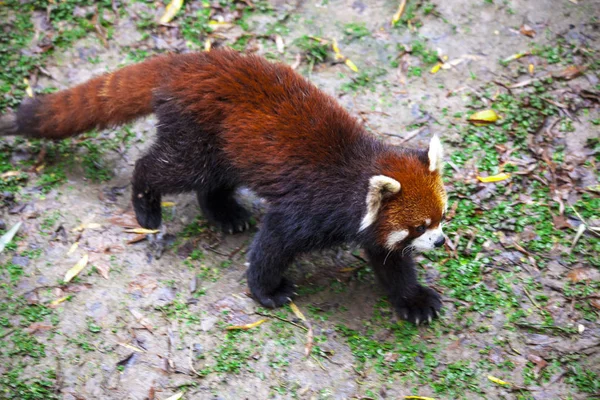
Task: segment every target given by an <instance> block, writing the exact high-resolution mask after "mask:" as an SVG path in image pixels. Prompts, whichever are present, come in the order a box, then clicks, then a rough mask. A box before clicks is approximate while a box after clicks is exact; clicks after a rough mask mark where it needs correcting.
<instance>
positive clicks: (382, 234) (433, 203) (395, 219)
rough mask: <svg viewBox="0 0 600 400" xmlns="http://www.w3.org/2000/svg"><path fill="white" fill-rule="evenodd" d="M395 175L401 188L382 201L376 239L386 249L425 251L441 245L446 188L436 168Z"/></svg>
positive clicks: (442, 241)
mask: <svg viewBox="0 0 600 400" xmlns="http://www.w3.org/2000/svg"><path fill="white" fill-rule="evenodd" d="M402 175H403V176H397V178H398V179H397V180H398V182H400V185H401V189H400V191H399V192H398V193H396V194H394V195H392V196H391V197H390V198H389V199H387V200H384V202H383V204H382V207H381V211H380V215H379V218H378V225H379V226H378V240H379V242H380V244H381V245H383V246H384V247H386V248H388V249H389V250H396V249H404V248H407V247H411V248H412V249H414V250H417V251H428V250H432V249H433V248H434V247H439V246H441V245H443V244H444V241H445V239H444V233H443V231H442V223H443V220H444V215H445V211H446V207H447V205H446V204H447V197H446V191H445V190H444V186H443V182H442V179H441V176H440V174H439V173H438V171H437V170H436V171H435V172H433V173H431V172H429V171H427V170H421V171H419V170H414V171H412V172H411V173H409V174H402Z"/></svg>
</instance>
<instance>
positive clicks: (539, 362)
mask: <svg viewBox="0 0 600 400" xmlns="http://www.w3.org/2000/svg"><path fill="white" fill-rule="evenodd" d="M527 359H528V360H529V361H531V362H532V363H534V364H535V369H534V371H535V373H536V374H539V373H540V371H541V370H543V369H544V368H545V367H546V366H547V365H548V362H547V361H546V360H544V359H543V358H542V357H540V356H538V355H535V354H529V355H528V356H527Z"/></svg>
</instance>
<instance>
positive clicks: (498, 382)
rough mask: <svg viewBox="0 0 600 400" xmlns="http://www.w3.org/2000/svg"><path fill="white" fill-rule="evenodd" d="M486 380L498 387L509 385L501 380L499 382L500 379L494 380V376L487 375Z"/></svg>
mask: <svg viewBox="0 0 600 400" xmlns="http://www.w3.org/2000/svg"><path fill="white" fill-rule="evenodd" d="M488 379H489V380H490V381H492V382H494V383H496V384H498V385H510V383H508V382H504V381H503V380H501V379H498V378H496V377H495V376H492V375H488Z"/></svg>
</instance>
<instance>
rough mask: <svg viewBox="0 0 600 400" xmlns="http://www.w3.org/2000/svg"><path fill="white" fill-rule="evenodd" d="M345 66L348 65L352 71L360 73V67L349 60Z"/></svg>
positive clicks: (347, 59) (345, 62)
mask: <svg viewBox="0 0 600 400" xmlns="http://www.w3.org/2000/svg"><path fill="white" fill-rule="evenodd" d="M344 64H346V65H347V66H348V68H350V69H351V70H352V71H354V72H358V67H357V66H356V64H354V63H353V62H352V61H351V60H350V59H349V58H346V61H344Z"/></svg>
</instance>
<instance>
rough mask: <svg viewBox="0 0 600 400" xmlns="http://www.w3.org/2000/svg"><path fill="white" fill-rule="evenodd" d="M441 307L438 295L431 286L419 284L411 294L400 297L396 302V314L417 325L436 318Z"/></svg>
mask: <svg viewBox="0 0 600 400" xmlns="http://www.w3.org/2000/svg"><path fill="white" fill-rule="evenodd" d="M441 308H442V300H441V297H440V295H439V294H438V293H437V292H436V291H434V290H433V289H431V288H428V287H426V286H421V285H419V286H418V288H417V290H416V293H414V294H413V295H412V296H409V297H406V298H403V297H401V298H400V299H399V300H398V301H397V304H396V312H397V313H398V316H399V317H400V318H402V319H403V320H405V321H408V322H412V323H413V324H416V325H419V324H420V323H421V322H425V321H427V322H428V323H431V321H432V320H433V319H434V318H437V316H438V314H439V312H440V310H441Z"/></svg>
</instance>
